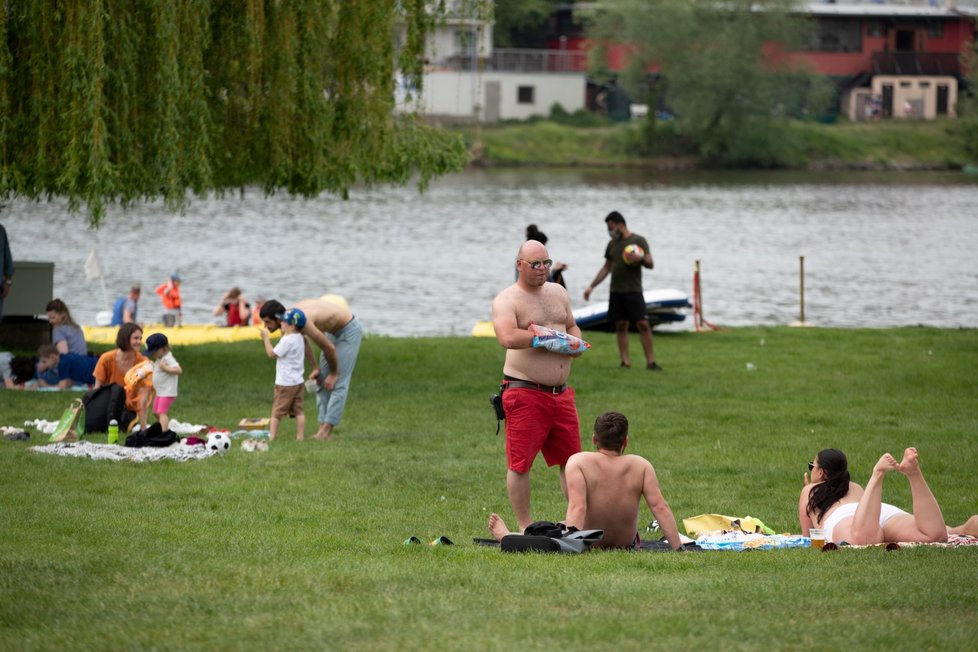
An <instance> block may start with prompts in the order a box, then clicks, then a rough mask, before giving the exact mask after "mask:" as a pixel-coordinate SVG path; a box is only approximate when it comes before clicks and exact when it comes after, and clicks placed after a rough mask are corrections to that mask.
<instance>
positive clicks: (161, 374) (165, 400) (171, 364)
mask: <svg viewBox="0 0 978 652" xmlns="http://www.w3.org/2000/svg"><path fill="white" fill-rule="evenodd" d="M143 355H145V356H146V357H147V358H149V359H150V360H153V391H155V392H156V398H154V399H153V414H155V415H156V418H157V420H158V421H159V422H160V428H162V429H163V432H166V431H167V430H169V429H170V415H169V412H170V406H171V405H173V402H174V401H175V400H177V380H178V377H179V376H180V374H182V373H183V368H181V367H180V363H179V362H177V359H176V358H174V357H173V353H172V352H171V351H170V340H168V339H167V338H166V335H164V334H163V333H153V334H152V335H150V336H149V337H147V338H146V351H144V352H143Z"/></svg>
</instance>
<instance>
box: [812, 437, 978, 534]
mask: <svg viewBox="0 0 978 652" xmlns="http://www.w3.org/2000/svg"><path fill="white" fill-rule="evenodd" d="M808 469H809V470H810V471H811V472H812V476H811V481H809V478H808V473H806V474H805V486H804V487H803V488H802V490H801V496H800V498H799V500H798V519H799V520H800V521H801V530H802V534H804V535H805V536H808V535H809V528H813V527H818V528H822V529H823V530H825V540H826V541H834V542H842V541H846V542H848V543H851V544H853V545H867V544H873V543H889V542H903V541H917V542H925V543H930V542H938V543H943V542H946V541H947V536H948V534H967V535H971V536H978V515H975V516H972V517H971V518H969V519H968V520H967V522H965V523H964V524H963V525H960V526H958V527H947V526H946V525H945V524H944V516H943V515H942V514H941V507H940V505H938V504H937V499H936V498H934V494H933V493H931V490H930V487H928V486H927V482H926V481H925V480H924V475H923V473H921V471H920V464H919V463H918V462H917V449H916V448H908V449H907V450H906V451H904V453H903V460H902V461H901V462H900V463H899V464H898V463H897V461H896V459H895V458H894V457H893V456H892V455H890V454H889V453H886V454H884V455H883V457H881V458H880V459H879V461H878V462H877V463H876V466H874V467H873V474H872V475H871V476H870V478H869V482H867V483H866V489H865V490H864V489H863V488H862V487H861V486H859V485H858V484H856V483H855V482H851V481H850V480H849V463H848V461H847V460H846V456H845V453H843V452H842V451H840V450H836V449H834V448H826V449H824V450H821V451H819V453H818V455H816V456H815V461H814V462H810V463H809V464H808ZM890 471H899V472H900V473H902V474H903V475H905V476H906V477H907V480H908V481H909V482H910V494H911V496H912V498H913V514H909V513H907V512H905V511H903V510H902V509H900V508H898V507H894V506H893V505H888V504H887V503H884V502H882V499H883V476H884V475H886V474H887V473H888V472H890Z"/></svg>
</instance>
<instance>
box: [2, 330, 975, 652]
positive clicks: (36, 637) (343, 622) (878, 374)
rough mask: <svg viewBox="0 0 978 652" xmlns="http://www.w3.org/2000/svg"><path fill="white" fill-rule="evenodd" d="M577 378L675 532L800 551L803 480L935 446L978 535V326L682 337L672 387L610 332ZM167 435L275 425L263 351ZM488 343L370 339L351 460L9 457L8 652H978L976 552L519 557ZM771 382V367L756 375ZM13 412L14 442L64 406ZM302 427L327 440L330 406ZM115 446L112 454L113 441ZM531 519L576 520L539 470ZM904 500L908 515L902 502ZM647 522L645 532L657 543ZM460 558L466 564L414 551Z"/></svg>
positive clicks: (936, 478)
mask: <svg viewBox="0 0 978 652" xmlns="http://www.w3.org/2000/svg"><path fill="white" fill-rule="evenodd" d="M588 337H589V339H590V340H591V341H592V343H593V348H592V349H591V351H589V352H588V353H587V354H586V355H585V356H583V357H582V358H581V359H580V360H578V361H576V362H575V363H574V372H573V375H572V380H573V383H574V385H575V386H576V388H577V392H578V407H579V411H580V414H581V421H582V428H583V429H584V432H585V434H586V433H588V432H589V428H590V424H591V423H592V422H593V420H594V418H595V417H596V416H597V415H598V414H599V413H600V412H602V411H604V410H608V409H618V410H621V411H623V412H625V413H626V414H627V415H628V416H629V417H630V419H631V422H632V439H631V446H630V450H631V451H632V452H635V453H639V454H643V455H645V456H647V457H649V458H650V459H652V460H653V463H654V464H655V465H656V467H657V470H658V474H659V477H660V480H661V483H662V487H663V491H664V494H665V496H666V498H667V499H668V500H669V501H670V503H671V506H672V509H673V511H674V512H675V514H676V515H677V517H679V518H680V519H681V518H682V517H688V516H693V515H695V514H700V513H704V512H718V513H727V514H732V515H747V514H749V515H752V516H756V517H759V518H761V519H763V520H764V521H765V522H767V523H768V524H769V525H770V526H772V527H774V528H775V529H777V530H779V531H794V532H796V531H797V530H798V524H797V516H796V504H797V496H798V491H799V489H800V484H801V479H802V474H803V472H804V471H805V470H806V466H805V465H806V463H807V462H808V461H809V460H810V459H812V456H813V455H814V453H815V452H816V451H817V450H818V449H819V448H822V447H825V446H836V447H840V448H842V449H843V450H845V451H846V452H847V453H848V454H849V457H850V462H851V467H852V471H853V475H854V478H855V479H856V480H858V481H860V482H865V480H866V478H867V476H868V473H869V471H870V469H871V467H872V465H873V463H874V462H875V460H876V459H877V458H878V456H879V455H880V454H881V453H882V452H883V451H887V450H889V451H892V452H893V453H895V454H898V455H899V453H900V451H901V450H902V449H903V447H905V446H907V445H915V446H917V447H918V448H919V449H920V452H921V456H922V464H923V468H924V470H925V473H926V474H927V477H928V480H929V481H930V485H931V487H932V488H933V490H934V493H935V494H936V496H937V497H938V499H939V500H940V502H941V504H942V506H943V509H944V514H945V517H946V518H947V520H948V521H954V522H958V521H962V520H963V519H965V518H966V517H967V516H968V515H970V514H972V513H975V512H978V501H976V496H978V473H976V469H978V446H975V441H974V438H975V429H976V418H975V403H974V399H975V396H976V395H978V377H976V376H975V373H974V370H975V369H976V368H978V338H976V332H975V331H973V330H938V329H929V328H905V329H893V330H831V329H790V328H777V327H772V328H743V329H737V330H734V331H732V332H722V333H709V334H695V333H660V334H659V335H658V336H657V342H656V346H657V352H658V353H659V360H660V362H661V364H662V365H663V366H664V367H665V369H666V370H665V371H664V372H663V373H661V374H651V373H647V372H645V371H644V370H640V369H632V370H623V369H620V368H619V367H618V365H617V356H616V352H615V344H614V340H613V335H612V334H604V333H600V334H589V335H588ZM175 354H176V356H177V358H178V359H179V360H180V362H181V363H182V364H183V367H184V369H185V370H186V373H185V375H184V376H183V377H182V379H181V381H180V397H179V399H178V400H177V402H176V404H175V405H174V408H173V416H174V417H176V418H178V419H181V420H185V421H191V422H196V423H210V424H215V425H218V426H224V427H230V426H232V425H233V424H235V423H236V422H237V421H238V420H239V419H240V418H241V417H249V416H263V415H265V414H266V413H267V412H268V410H269V406H270V399H271V385H272V379H273V365H272V363H271V362H270V361H269V360H268V359H267V358H266V357H265V356H264V354H263V352H262V350H261V346H260V344H259V343H257V342H254V343H252V342H248V343H241V344H226V345H224V344H215V345H204V346H198V347H182V348H178V350H176V351H175ZM501 360H502V350H501V349H500V348H499V346H498V345H497V344H496V342H495V341H494V340H487V339H473V338H439V339H390V338H383V337H368V338H366V339H365V340H364V344H363V349H362V352H361V358H360V362H359V365H358V367H357V371H356V375H355V378H354V386H353V392H352V395H351V399H350V402H349V404H348V410H347V414H346V418H345V421H344V423H343V424H342V425H341V428H340V429H339V433H338V436H337V438H336V439H335V440H334V441H332V442H329V443H321V442H314V441H306V442H303V443H298V442H295V441H293V440H292V439H291V434H292V428H291V425H290V426H287V427H286V428H285V432H284V434H285V438H284V439H283V440H282V441H280V442H276V443H274V444H273V445H272V449H271V450H270V451H269V452H267V453H245V452H243V451H242V450H240V448H238V447H235V449H233V450H232V451H231V452H230V453H228V454H227V455H225V456H224V457H220V458H211V459H207V460H202V461H197V462H190V463H183V464H179V463H167V462H164V463H148V464H143V465H137V464H130V463H117V462H95V461H91V460H84V459H70V458H63V457H55V456H49V455H41V454H32V453H30V452H28V451H27V448H28V445H29V444H38V443H42V441H39V439H43V438H39V437H38V436H37V435H36V434H35V436H34V438H33V441H31V442H30V443H29V444H28V443H23V442H7V441H0V478H2V479H3V480H2V487H3V491H2V492H0V514H2V522H3V526H2V528H0V568H2V570H0V649H5V650H27V649H30V650H91V649H208V650H210V649H225V650H227V649H363V650H367V649H370V650H378V649H380V650H394V649H398V650H400V649H411V650H420V649H435V648H438V649H494V650H509V649H515V648H520V649H555V648H559V649H567V648H568V647H570V646H575V647H581V646H584V647H586V648H588V649H599V650H622V649H645V648H649V647H651V648H655V649H667V648H671V647H683V648H690V649H692V648H701V647H705V646H715V645H716V644H717V642H718V641H722V644H721V645H722V646H723V647H730V648H733V649H758V648H771V647H773V648H777V649H794V650H806V651H807V650H812V649H817V648H825V649H841V648H845V649H894V650H919V649H974V647H975V645H976V643H978V622H976V620H975V617H974V605H975V604H978V548H968V549H950V550H949V549H937V548H915V549H907V550H901V551H899V552H886V551H884V550H882V549H878V548H877V549H870V550H843V551H839V552H833V553H818V552H816V551H814V550H810V549H793V550H783V551H770V552H752V553H730V552H728V553H698V554H697V553H688V554H684V555H680V554H674V553H659V554H653V553H625V552H611V553H603V552H602V553H597V552H596V553H591V554H588V555H581V556H577V557H573V556H560V557H558V556H546V555H526V556H509V555H504V554H502V553H500V552H499V551H498V550H495V549H492V548H487V547H481V546H476V545H473V544H472V543H471V538H472V537H473V536H484V535H485V534H486V533H485V520H486V517H487V515H488V513H489V512H490V511H492V510H496V511H500V512H501V513H502V514H503V515H504V517H505V518H507V519H509V520H512V515H511V513H510V510H509V507H508V502H507V498H506V492H505V487H504V475H505V469H504V462H503V437H502V436H501V435H500V436H498V437H497V436H495V435H494V434H493V432H494V429H495V425H496V422H495V419H494V417H493V416H492V414H491V409H490V407H489V404H488V400H487V399H488V396H489V394H490V393H491V392H492V391H493V390H494V389H495V384H496V382H497V381H498V378H499V374H500V366H501ZM747 362H751V363H753V364H754V365H755V367H756V370H754V371H748V370H747V369H746V366H745V365H746V363H747ZM69 398H70V397H69V396H67V395H58V394H51V393H27V392H11V391H5V392H0V424H4V425H9V424H18V423H23V421H24V420H25V419H29V418H34V417H43V418H48V419H54V418H56V417H57V416H58V414H59V413H60V412H61V410H62V408H63V407H64V406H65V405H66V404H67V402H68V400H69ZM306 412H307V415H308V418H309V420H310V422H313V421H314V415H315V408H314V405H313V402H312V401H309V402H308V403H307V408H306ZM91 439H92V440H93V441H104V436H101V435H94V436H92V437H91ZM533 482H534V494H533V505H534V515H535V516H536V517H538V518H550V519H556V518H559V517H561V516H562V513H563V509H564V505H563V500H562V498H561V496H560V493H559V490H558V487H557V477H556V473H555V472H554V471H553V470H552V469H550V470H548V469H545V468H543V466H542V462H541V461H539V460H538V464H537V467H536V468H535V469H534V471H533ZM885 484H886V486H885V489H884V495H885V498H886V499H887V500H888V501H890V502H893V503H896V504H898V505H902V506H905V507H909V506H910V502H909V494H908V491H907V483H906V482H905V480H903V478H902V477H899V476H896V477H891V478H887V480H886V483H885ZM649 519H650V516H649V514H648V510H647V509H643V514H642V516H641V521H642V525H644V524H646V523H648V521H649ZM412 534H414V535H418V536H420V537H422V538H424V539H426V540H429V541H430V540H432V539H433V538H434V537H436V536H438V535H446V536H448V537H449V538H451V539H452V540H454V541H455V542H456V544H457V545H455V546H452V547H435V548H430V547H428V546H405V545H402V542H403V541H404V539H405V538H406V537H408V536H409V535H412Z"/></svg>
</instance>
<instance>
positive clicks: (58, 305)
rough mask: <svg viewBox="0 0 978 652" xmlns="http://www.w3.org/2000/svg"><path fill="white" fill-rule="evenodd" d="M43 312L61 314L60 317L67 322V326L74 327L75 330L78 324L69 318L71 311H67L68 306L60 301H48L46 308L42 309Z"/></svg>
mask: <svg viewBox="0 0 978 652" xmlns="http://www.w3.org/2000/svg"><path fill="white" fill-rule="evenodd" d="M44 311H45V312H48V311H52V312H58V313H61V314H62V315H64V316H65V321H67V322H68V324H69V325H71V326H74V327H75V328H77V327H78V324H76V323H75V320H74V319H72V318H71V311H70V310H68V306H67V305H65V302H64V301H62V300H61V299H51V300H50V301H48V305H47V307H45V308H44Z"/></svg>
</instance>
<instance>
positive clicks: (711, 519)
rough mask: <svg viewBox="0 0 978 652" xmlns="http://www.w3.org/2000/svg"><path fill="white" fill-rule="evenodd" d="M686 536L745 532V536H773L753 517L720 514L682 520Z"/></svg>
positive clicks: (759, 520)
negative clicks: (757, 534)
mask: <svg viewBox="0 0 978 652" xmlns="http://www.w3.org/2000/svg"><path fill="white" fill-rule="evenodd" d="M683 527H684V528H686V534H687V535H689V536H691V537H693V538H696V537H698V536H699V535H701V534H706V533H708V532H721V531H722V532H746V533H747V534H754V533H759V534H774V533H775V532H774V530H772V529H771V528H769V527H768V526H766V525H764V523H762V522H761V519H759V518H754V517H753V516H724V515H722V514H700V515H699V516H693V517H690V518H684V519H683Z"/></svg>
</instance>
